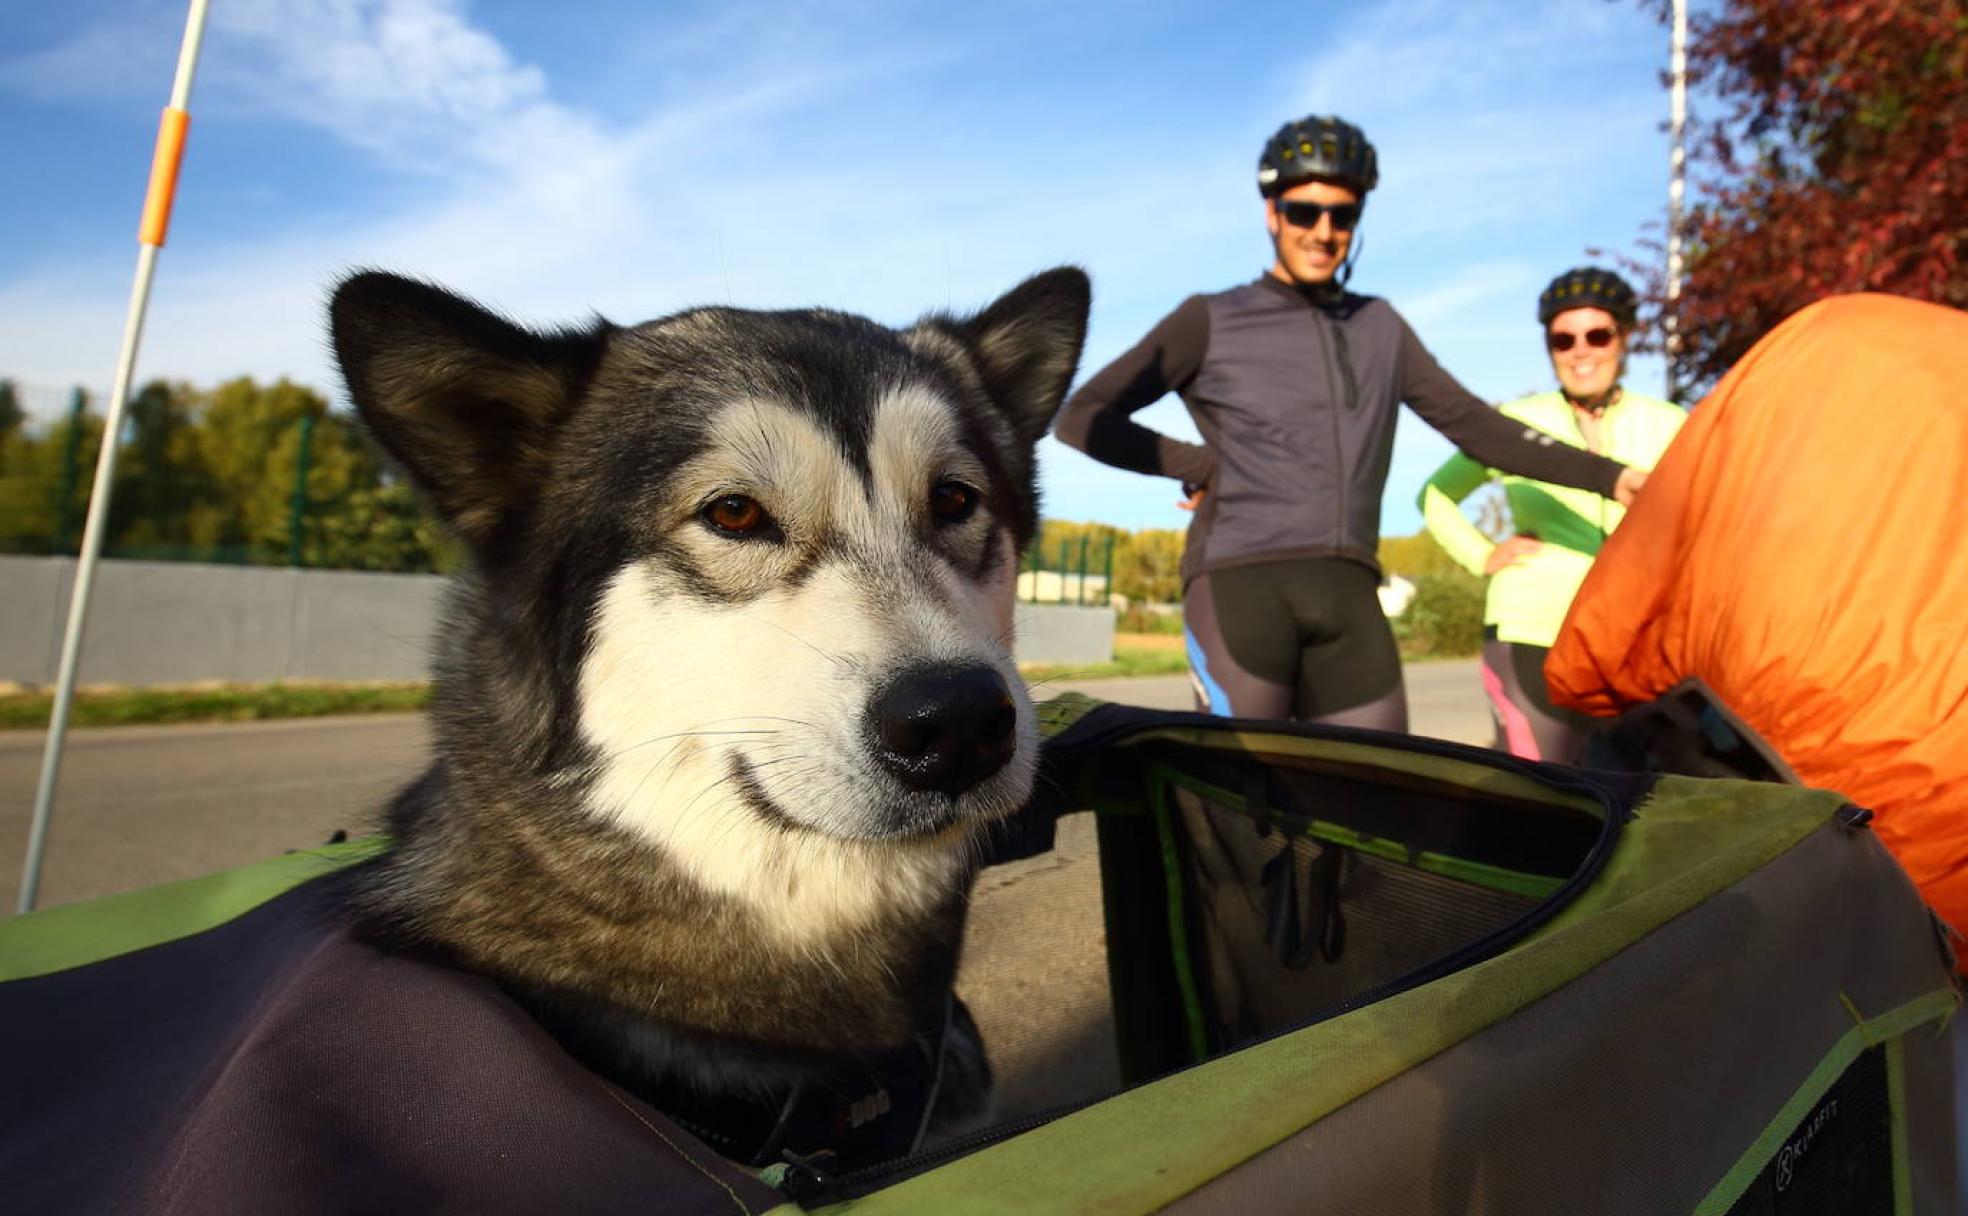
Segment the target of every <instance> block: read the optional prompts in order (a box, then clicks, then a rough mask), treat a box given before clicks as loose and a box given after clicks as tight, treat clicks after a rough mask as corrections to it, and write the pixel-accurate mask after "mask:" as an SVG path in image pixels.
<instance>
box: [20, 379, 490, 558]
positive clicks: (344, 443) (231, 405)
mask: <svg viewBox="0 0 1968 1216" xmlns="http://www.w3.org/2000/svg"><path fill="white" fill-rule="evenodd" d="M7 387H8V389H9V390H10V391H9V392H8V393H5V394H0V404H4V403H5V402H9V401H14V400H15V398H14V397H13V395H12V392H11V389H12V386H11V385H8V386H7ZM15 408H16V409H18V406H17V405H16V406H15ZM0 414H4V410H0ZM124 417H125V423H124V426H123V430H122V445H121V447H120V449H119V451H118V453H117V474H116V488H115V492H114V495H113V496H112V499H111V505H110V519H109V528H108V535H107V537H106V543H105V551H106V552H107V553H109V554H110V555H112V556H125V557H149V558H177V559H191V560H217V561H239V562H254V563H261V564H284V563H286V562H288V561H289V560H292V559H294V558H296V557H298V559H299V561H300V562H301V564H303V565H309V566H325V567H333V568H344V569H363V570H401V571H418V570H433V569H436V570H449V569H454V568H456V567H457V565H458V564H459V561H460V555H459V553H458V551H457V549H456V547H455V546H454V544H453V543H452V542H451V540H450V539H449V538H448V537H447V536H446V535H445V534H444V532H443V530H442V529H441V528H440V527H439V526H438V525H437V524H436V523H435V521H434V520H433V519H432V518H431V517H430V515H429V514H428V513H427V512H426V511H425V510H424V509H423V506H422V504H421V503H420V502H419V501H418V499H417V497H416V495H415V493H414V492H413V491H412V490H411V488H410V487H409V486H408V485H407V484H405V483H404V482H403V480H402V479H401V477H400V476H399V475H398V474H396V472H395V471H394V470H393V469H391V468H390V467H388V466H387V465H385V464H384V463H383V462H382V461H381V460H379V459H378V458H377V456H376V455H375V453H374V452H373V451H372V450H371V448H370V447H369V445H368V443H367V441H366V440H365V439H364V438H363V437H362V435H361V433H360V429H359V427H358V426H357V424H356V423H355V422H354V420H353V419H352V418H351V417H350V416H348V415H347V414H344V413H340V412H337V411H334V410H331V409H330V408H329V406H328V403H327V401H325V400H324V399H323V398H322V397H321V396H320V395H319V394H317V393H315V392H314V391H313V390H311V389H308V388H307V387H305V386H303V385H298V384H294V383H292V382H290V381H287V380H281V381H278V382H276V383H274V384H270V385H262V384H259V383H258V382H256V381H254V380H252V379H250V378H244V377H242V378H240V379H236V380H231V381H228V382H226V383H224V384H221V385H219V386H218V387H217V388H215V389H211V390H208V391H201V390H198V389H195V388H193V387H192V386H190V385H186V384H169V383H165V382H163V381H153V382H151V383H150V384H147V385H145V386H144V387H143V388H142V389H141V390H140V391H139V392H138V393H137V394H136V395H135V396H134V397H133V398H132V399H131V400H130V402H129V403H128V405H127V406H126V407H125V412H124ZM101 435H102V421H101V419H100V418H99V417H97V416H96V415H95V414H93V413H88V412H85V413H84V415H83V417H82V424H81V427H80V429H79V430H78V429H77V428H76V427H75V426H74V425H73V424H72V423H71V421H70V420H69V419H68V418H67V417H64V418H62V419H61V420H59V421H57V422H55V423H54V424H52V425H50V426H48V427H46V428H44V429H43V430H42V431H41V433H39V434H36V433H33V430H32V429H31V428H29V427H27V426H26V425H16V426H13V427H11V428H6V427H0V551H5V552H12V553H49V552H57V551H68V552H73V550H74V545H75V543H76V541H77V539H78V538H79V536H80V532H81V524H82V519H83V513H84V511H85V510H86V507H87V501H88V494H89V487H90V482H91V480H92V478H93V474H94V467H95V459H96V451H97V448H98V446H99V444H100V442H101ZM304 445H305V457H304V456H303V446H304ZM303 463H305V468H306V473H305V477H303V476H302V467H303ZM64 488H66V489H67V492H68V493H67V499H66V502H64V500H63V489H64Z"/></svg>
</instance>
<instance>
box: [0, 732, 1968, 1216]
mask: <svg viewBox="0 0 1968 1216" xmlns="http://www.w3.org/2000/svg"><path fill="white" fill-rule="evenodd" d="M1042 714H1043V716H1044V717H1045V719H1046V722H1047V729H1048V732H1049V741H1048V745H1047V759H1046V765H1045V772H1044V774H1043V776H1042V778H1041V782H1040V787H1041V789H1042V790H1043V791H1044V796H1043V797H1042V798H1041V799H1040V801H1039V802H1038V803H1037V804H1035V805H1034V807H1033V808H1032V809H1031V810H1030V811H1029V812H1028V813H1027V814H1026V815H1025V816H1023V817H1022V818H1021V819H1020V820H1018V821H1016V822H1014V823H1013V824H1011V825H1008V826H1007V829H1006V830H1005V831H1004V832H1002V833H1001V834H1000V836H999V839H998V840H997V846H998V848H997V852H998V854H999V855H1000V856H1001V857H1004V858H1010V859H1013V860H1010V861H1008V862H1007V863H1006V864H1005V865H1004V866H1003V867H1002V868H999V869H997V870H994V871H987V872H986V875H985V878H984V880H983V882H982V884H981V887H980V890H981V892H982V893H981V894H980V897H979V899H978V901H977V908H976V911H975V913H974V915H973V918H972V934H971V939H970V942H969V944H968V945H967V950H971V951H973V952H978V951H984V952H987V953H988V952H996V954H997V959H996V961H997V962H998V963H1000V964H1002V963H1004V962H1005V961H1006V955H1005V952H1006V951H1010V952H1011V955H1010V963H1011V970H1010V972H1009V974H1010V975H1011V976H1012V980H1011V981H1008V982H1007V983H1005V984H1004V985H1002V986H1004V987H1007V988H1009V989H1011V990H1012V991H1010V992H1009V993H1008V994H997V995H998V997H999V998H1000V999H996V1000H995V1001H994V999H993V995H994V994H993V993H990V992H984V991H973V990H966V988H965V984H966V982H967V980H974V976H975V974H976V973H974V972H970V971H966V972H963V973H960V976H959V981H958V989H959V992H960V994H962V995H963V996H964V998H965V1000H966V1001H967V1002H969V1003H970V1004H971V1005H972V1007H973V1008H974V1009H975V1010H976V1011H977V1015H978V1021H979V1023H980V1025H981V1026H982V1027H983V1030H984V1037H985V1042H986V1046H987V1049H989V1050H990V1051H992V1053H993V1054H994V1056H995V1057H996V1060H997V1063H996V1067H997V1068H998V1070H999V1075H1000V1081H1001V1090H1002V1091H1003V1093H1004V1096H1005V1098H1006V1102H1005V1103H1004V1104H1003V1106H1002V1108H1001V1113H1002V1114H1003V1116H1004V1121H1003V1122H1002V1123H1001V1124H1000V1125H999V1126H997V1127H996V1128H987V1129H985V1130H984V1131H982V1132H980V1133H978V1134H976V1135H974V1136H971V1137H969V1138H966V1139H961V1140H957V1141H953V1142H950V1143H947V1144H944V1145H942V1146H940V1147H937V1148H934V1149H932V1150H931V1151H929V1152H927V1153H923V1154H918V1155H917V1156H915V1157H913V1158H909V1159H905V1160H902V1161H898V1162H895V1163H892V1164H890V1165H887V1166H882V1167H877V1168H873V1169H867V1170H862V1171H860V1172H858V1173H838V1172H830V1171H829V1170H828V1169H827V1168H826V1164H825V1162H824V1161H819V1160H813V1159H805V1158H803V1159H801V1160H798V1161H790V1162H784V1163H781V1164H777V1165H774V1166H771V1167H768V1168H766V1169H764V1170H762V1171H754V1170H748V1169H744V1168H741V1167H739V1166H736V1165H733V1164H731V1163H729V1162H726V1161H724V1160H722V1159H720V1158H719V1157H717V1156H716V1155H715V1154H713V1153H712V1152H710V1151H709V1150H708V1149H707V1148H705V1147H704V1145H703V1144H702V1143H701V1142H699V1141H697V1140H695V1139H693V1138H692V1137H691V1136H690V1135H688V1134H687V1133H685V1132H684V1131H683V1130H682V1129H680V1128H679V1127H678V1126H677V1125H676V1124H675V1123H674V1122H673V1121H671V1120H669V1119H667V1118H665V1117H664V1116H663V1115H662V1114H660V1113H659V1112H657V1111H656V1110H655V1109H653V1108H651V1107H649V1106H647V1105H645V1104H643V1103H642V1102H640V1101H638V1100H637V1099H635V1098H633V1097H631V1096H629V1095H627V1094H626V1093H624V1092H622V1091H620V1090H618V1089H615V1088H614V1087H612V1086H609V1085H606V1084H604V1083H603V1082H601V1081H600V1080H599V1079H598V1078H597V1077H595V1076H594V1075H593V1074H591V1073H588V1072H586V1071H585V1070H584V1069H582V1068H581V1067H580V1066H579V1065H577V1064H576V1063H575V1062H574V1061H573V1060H572V1059H571V1058H570V1057H569V1056H568V1055H567V1054H566V1053H565V1052H564V1051H562V1050H561V1049H560V1047H559V1046H558V1045H557V1044H556V1043H555V1042H554V1041H553V1040H551V1039H550V1038H548V1037H547V1035H546V1034H545V1033H543V1032H542V1031H541V1030H540V1029H539V1027H538V1026H537V1025H535V1024H534V1023H533V1022H532V1021H531V1020H530V1019H529V1018H528V1017H527V1016H526V1015H525V1014H524V1013H523V1012H522V1011H521V1010H520V1009H519V1007H518V1006H517V1005H516V1004H514V1003H513V1002H512V1001H511V1000H510V999H509V998H507V997H506V996H505V995H504V994H503V993H502V992H501V991H500V990H499V989H498V988H497V987H496V986H494V985H493V984H492V983H490V982H489V981H486V980H483V979H481V978H479V977H476V976H473V975H468V974H465V973H462V972H458V971H454V970H451V969H449V968H447V967H445V966H443V965H441V964H439V963H435V962H429V961H416V960H412V959H408V958H404V957H399V956H391V955H385V954H382V953H379V952H377V951H376V950H374V949H372V948H371V947H369V946H366V945H364V944H362V943H359V942H357V941H355V940H354V939H352V938H351V937H350V936H349V935H348V933H347V932H346V931H345V930H344V929H343V928H342V926H341V922H340V921H339V920H338V919H337V917H336V915H335V913H336V909H337V901H338V900H339V899H340V898H341V892H342V890H343V885H344V879H345V877H346V874H347V872H348V868H349V867H351V866H352V865H354V864H356V863H357V862H359V861H360V860H361V859H362V858H363V857H365V856H368V855H370V854H372V853H373V852H374V850H375V848H376V847H377V846H376V845H375V844H373V843H371V844H363V845H350V846H340V847H335V848H329V849H325V850H318V851H314V852H311V853H304V854H294V855H291V856H288V857H283V858H280V859H276V860H274V861H271V862H267V863H264V864H262V865H259V866H254V867H248V868H247V869H244V870H239V871H234V872H231V873H228V874H223V875H219V876H216V877H213V878H209V879H204V880H198V881H194V882H190V883H180V884H175V885H173V886H170V887H163V888H156V889H153V890H150V891H145V892H138V893H135V894H131V895H125V896H120V897H113V898H110V899H105V900H99V901H97V902H95V903H93V904H85V905H79V906H76V907H70V908H61V909H55V910H52V911H47V912H42V913H36V914H34V915H32V916H28V917H24V918H19V919H17V920H15V921H12V922H9V923H7V924H5V925H0V966H3V967H4V977H5V981H6V982H4V983H0V1027H4V1028H5V1030H6V1032H7V1041H8V1042H9V1044H10V1045H11V1054H10V1063H9V1068H8V1077H7V1084H6V1085H4V1086H0V1109H3V1110H4V1119H3V1120H0V1188H4V1189H0V1194H5V1195H6V1196H7V1205H6V1208H7V1210H8V1211H9V1212H69V1211H117V1212H163V1211H173V1212H176V1211H197V1212H201V1213H226V1212H242V1213H244V1212H266V1211H280V1212H299V1213H308V1212H324V1213H325V1212H340V1211H350V1210H361V1211H406V1210H417V1211H425V1210H445V1211H459V1212H522V1211H524V1212H532V1211H553V1212H570V1213H572V1212H579V1213H590V1212H592V1213H613V1212H637V1213H684V1212H688V1213H699V1212H702V1213H752V1214H758V1213H768V1212H770V1213H774V1214H775V1216H794V1214H796V1213H800V1212H827V1213H835V1214H840V1216H880V1214H887V1213H908V1214H911V1216H914V1214H920V1213H937V1214H944V1213H959V1214H961V1213H1001V1212H1018V1213H1101V1214H1103V1216H1112V1214H1121V1213H1142V1212H1157V1211H1170V1212H1182V1213H1211V1212H1223V1213H1237V1214H1239V1216H1242V1214H1244V1213H1305V1212H1332V1213H1346V1214H1348V1216H1354V1214H1359V1213H1369V1214H1372V1213H1389V1214H1391V1213H1403V1214H1407V1213H1444V1214H1446V1213H1470V1212H1477V1213H1510V1214H1512V1216H1516V1214H1522V1213H1533V1214H1534V1213H1577V1212H1581V1211H1592V1212H1599V1213H1627V1212H1631V1213H1650V1214H1651V1213H1661V1212H1689V1213H1747V1212H1758V1213H1762V1212H1780V1213H1785V1214H1786V1216H1804V1214H1824V1216H1829V1214H1831V1213H1839V1214H1845V1213H1866V1212H1879V1213H1900V1212H1912V1213H1943V1212H1953V1211H1955V1210H1957V1209H1956V1206H1955V1200H1956V1197H1955V1194H1954V1150H1953V1138H1954V1128H1953V1124H1952V1113H1951V1106H1950V1097H1951V1089H1952V1075H1951V1060H1950V1056H1949V1038H1948V1036H1947V1035H1945V1034H1944V1033H1942V1031H1943V1027H1944V1025H1945V1023H1946V1022H1947V1019H1948V1018H1949V1017H1950V1016H1951V1014H1952V1013H1953V1012H1954V1009H1955V1007H1956V1004H1957V997H1956V992H1955V988H1954V984H1953V978H1952V971H1951V968H1950V961H1949V959H1948V957H1947V952H1946V945H1945V943H1944V941H1943V940H1942V938H1941V937H1940V935H1939V934H1938V933H1937V932H1936V927H1935V924H1934V921H1933V920H1932V918H1931V917H1930V915H1929V914H1928V912H1927V911H1926V909H1925V908H1924V907H1923V906H1922V904H1921V902H1920V900H1919V898H1918V897H1917V896H1916V894H1915V893H1914V891H1913V888H1912V886H1911V884H1910V883H1909V882H1908V880H1907V878H1906V877H1905V875H1904V874H1903V873H1902V872H1901V870H1900V869H1899V867H1898V866H1897V864H1895V863H1894V861H1893V860H1892V858H1891V857H1890V856H1888V854H1887V853H1886V851H1885V850H1884V849H1883V848H1882V847H1881V846H1880V844H1879V842H1878V841H1877V840H1876V839H1875V838H1874V836H1873V834H1872V832H1871V831H1870V830H1869V828H1868V826H1867V815H1866V813H1865V812H1864V811H1861V810H1857V809H1855V808H1853V807H1851V806H1849V805H1848V804H1846V803H1845V802H1844V801H1843V800H1842V799H1841V798H1839V797H1837V796H1836V795H1832V794H1828V793H1823V792H1818V791H1811V790H1805V789H1800V788H1796V787H1792V786H1786V785H1780V784H1767V783H1756V782H1739V781H1721V780H1701V779H1694V778H1687V777H1680V776H1671V775H1661V776H1655V775H1618V774H1610V773H1602V772H1594V771H1585V770H1574V769H1565V768H1558V767H1553V766H1544V765H1537V764H1531V763H1526V762H1522V761H1518V760H1514V759H1512V758H1510V757H1507V756H1501V755H1497V754H1495V753H1491V752H1486V751H1479V750H1476V749H1472V748H1464V747H1458V746H1453V745H1449V744H1440V743H1435V742H1431V741H1427V740H1420V739H1411V738H1403V737H1395V736H1388V735H1378V734H1371V733H1366V732H1353V731H1345V730H1338V729H1331V728H1317V727H1305V726H1296V725H1290V724H1278V723H1253V722H1237V721H1230V720H1224V719H1217V718H1206V717H1200V716H1195V715H1188V714H1169V713H1158V712H1150V711H1144V710H1136V709H1127V708H1122V707H1119V706H1102V705H1097V704H1096V703H1094V702H1090V701H1087V700H1085V699H1084V698H1078V697H1066V698H1062V699H1060V700H1058V701H1054V702H1051V703H1050V704H1049V705H1047V706H1045V707H1044V708H1043V709H1042ZM1089 812H1090V813H1089ZM1076 850H1077V855H1076ZM1096 862H1097V864H1096ZM1003 876H1009V877H1008V878H1005V877H1003ZM993 883H997V884H998V886H997V887H996V888H993V885H992V884H993ZM1045 883H1053V884H1058V885H1057V887H1051V886H1040V887H1037V888H1034V887H1033V886H1032V884H1045ZM1075 883H1077V884H1080V886H1081V887H1083V888H1084V890H1083V892H1082V894H1084V895H1085V896H1086V901H1085V905H1084V906H1085V907H1086V908H1087V909H1088V911H1087V913H1086V914H1085V916H1084V917H1083V918H1081V919H1080V920H1079V921H1078V922H1076V923H1073V924H1067V925H1062V924H1061V922H1060V921H1059V920H1058V918H1057V917H1056V916H1054V915H1053V914H1054V913H1058V912H1061V911H1064V910H1070V909H1072V908H1074V907H1076V906H1077V905H1075V904H1074V902H1073V898H1069V896H1071V895H1072V892H1071V890H1069V888H1071V887H1072V885H1073V884H1075ZM1020 885H1024V886H1026V887H1027V889H1028V890H1030V889H1039V890H1044V891H1053V890H1055V889H1056V890H1057V891H1059V892H1061V895H1060V897H1059V898H1058V899H1057V900H1048V901H1046V907H1045V908H1043V909H1041V911H1042V912H1043V913H1044V914H1045V916H1046V918H1047V919H1045V922H1044V924H1043V925H1040V924H1038V923H1037V922H1036V921H1035V922H1033V923H1032V924H1030V925H1022V924H1010V925H1006V924H1003V923H995V924H992V925H991V926H990V927H991V930H992V932H991V940H990V941H989V942H988V943H986V942H983V941H981V940H980V938H979V929H980V924H982V923H984V922H987V921H990V919H991V916H992V915H993V913H992V907H993V905H992V900H993V899H994V898H996V892H997V891H1002V890H1005V889H1017V888H1018V887H1019V886H1020ZM1096 901H1097V902H1096ZM1098 907H1104V917H1103V916H1102V914H1101V912H1100V911H1099V910H1097V908H1098ZM1103 920H1104V931H1103V925H1102V921H1103ZM986 947H988V950H986ZM1075 951H1084V952H1085V953H1086V955H1087V961H1089V962H1090V971H1091V972H1092V973H1093V974H1094V976H1095V977H1096V979H1097V977H1098V976H1099V975H1100V974H1102V973H1104V978H1105V981H1106V985H1105V986H1106V987H1107V988H1108V990H1109V991H1110V993H1111V1001H1110V1002H1102V1003H1103V1004H1108V1005H1110V1007H1111V1008H1110V1010H1109V1009H1091V1008H1088V1007H1082V1006H1073V1005H1071V1003H1070V1002H1068V1003H1064V1004H1062V1003H1060V1002H1048V1001H1045V1000H1043V999H1040V998H1039V997H1038V996H1037V995H1035V994H1037V993H1039V992H1040V991H1041V987H1039V986H1034V987H1030V988H1029V991H1028V988H1027V986H1026V985H1027V981H1030V984H1032V985H1038V982H1039V978H1040V977H1043V976H1046V975H1051V974H1060V973H1071V972H1072V971H1073V968H1074V967H1075V966H1077V963H1075V961H1074V957H1073V956H1074V952H1075ZM1007 1019H1009V1020H1010V1021H1011V1022H1016V1021H1018V1020H1020V1019H1022V1020H1023V1022H1024V1026H1023V1028H1022V1030H1019V1032H1018V1033H1007V1032H1006V1031H1005V1027H1006V1026H1007V1025H1008V1024H1009V1023H1008V1021H1007ZM1020 1078H1023V1080H1020Z"/></svg>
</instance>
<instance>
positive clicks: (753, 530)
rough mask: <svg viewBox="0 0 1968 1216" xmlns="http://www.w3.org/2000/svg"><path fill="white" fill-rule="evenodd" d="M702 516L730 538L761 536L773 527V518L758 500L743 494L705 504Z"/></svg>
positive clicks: (725, 496) (726, 496)
mask: <svg viewBox="0 0 1968 1216" xmlns="http://www.w3.org/2000/svg"><path fill="white" fill-rule="evenodd" d="M702 515H703V518H704V522H706V523H708V524H710V525H711V526H712V527H713V528H716V529H717V530H718V531H720V532H723V533H726V534H727V535H730V536H759V535H762V534H764V533H765V532H766V531H767V530H768V529H770V528H771V526H772V517H771V516H770V515H767V514H766V513H765V508H764V507H762V506H760V505H759V501H758V499H756V498H747V497H745V496H744V495H743V494H726V495H724V496H723V497H721V498H713V499H712V500H711V501H710V502H708V503H705V504H704V510H703V512H702Z"/></svg>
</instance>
